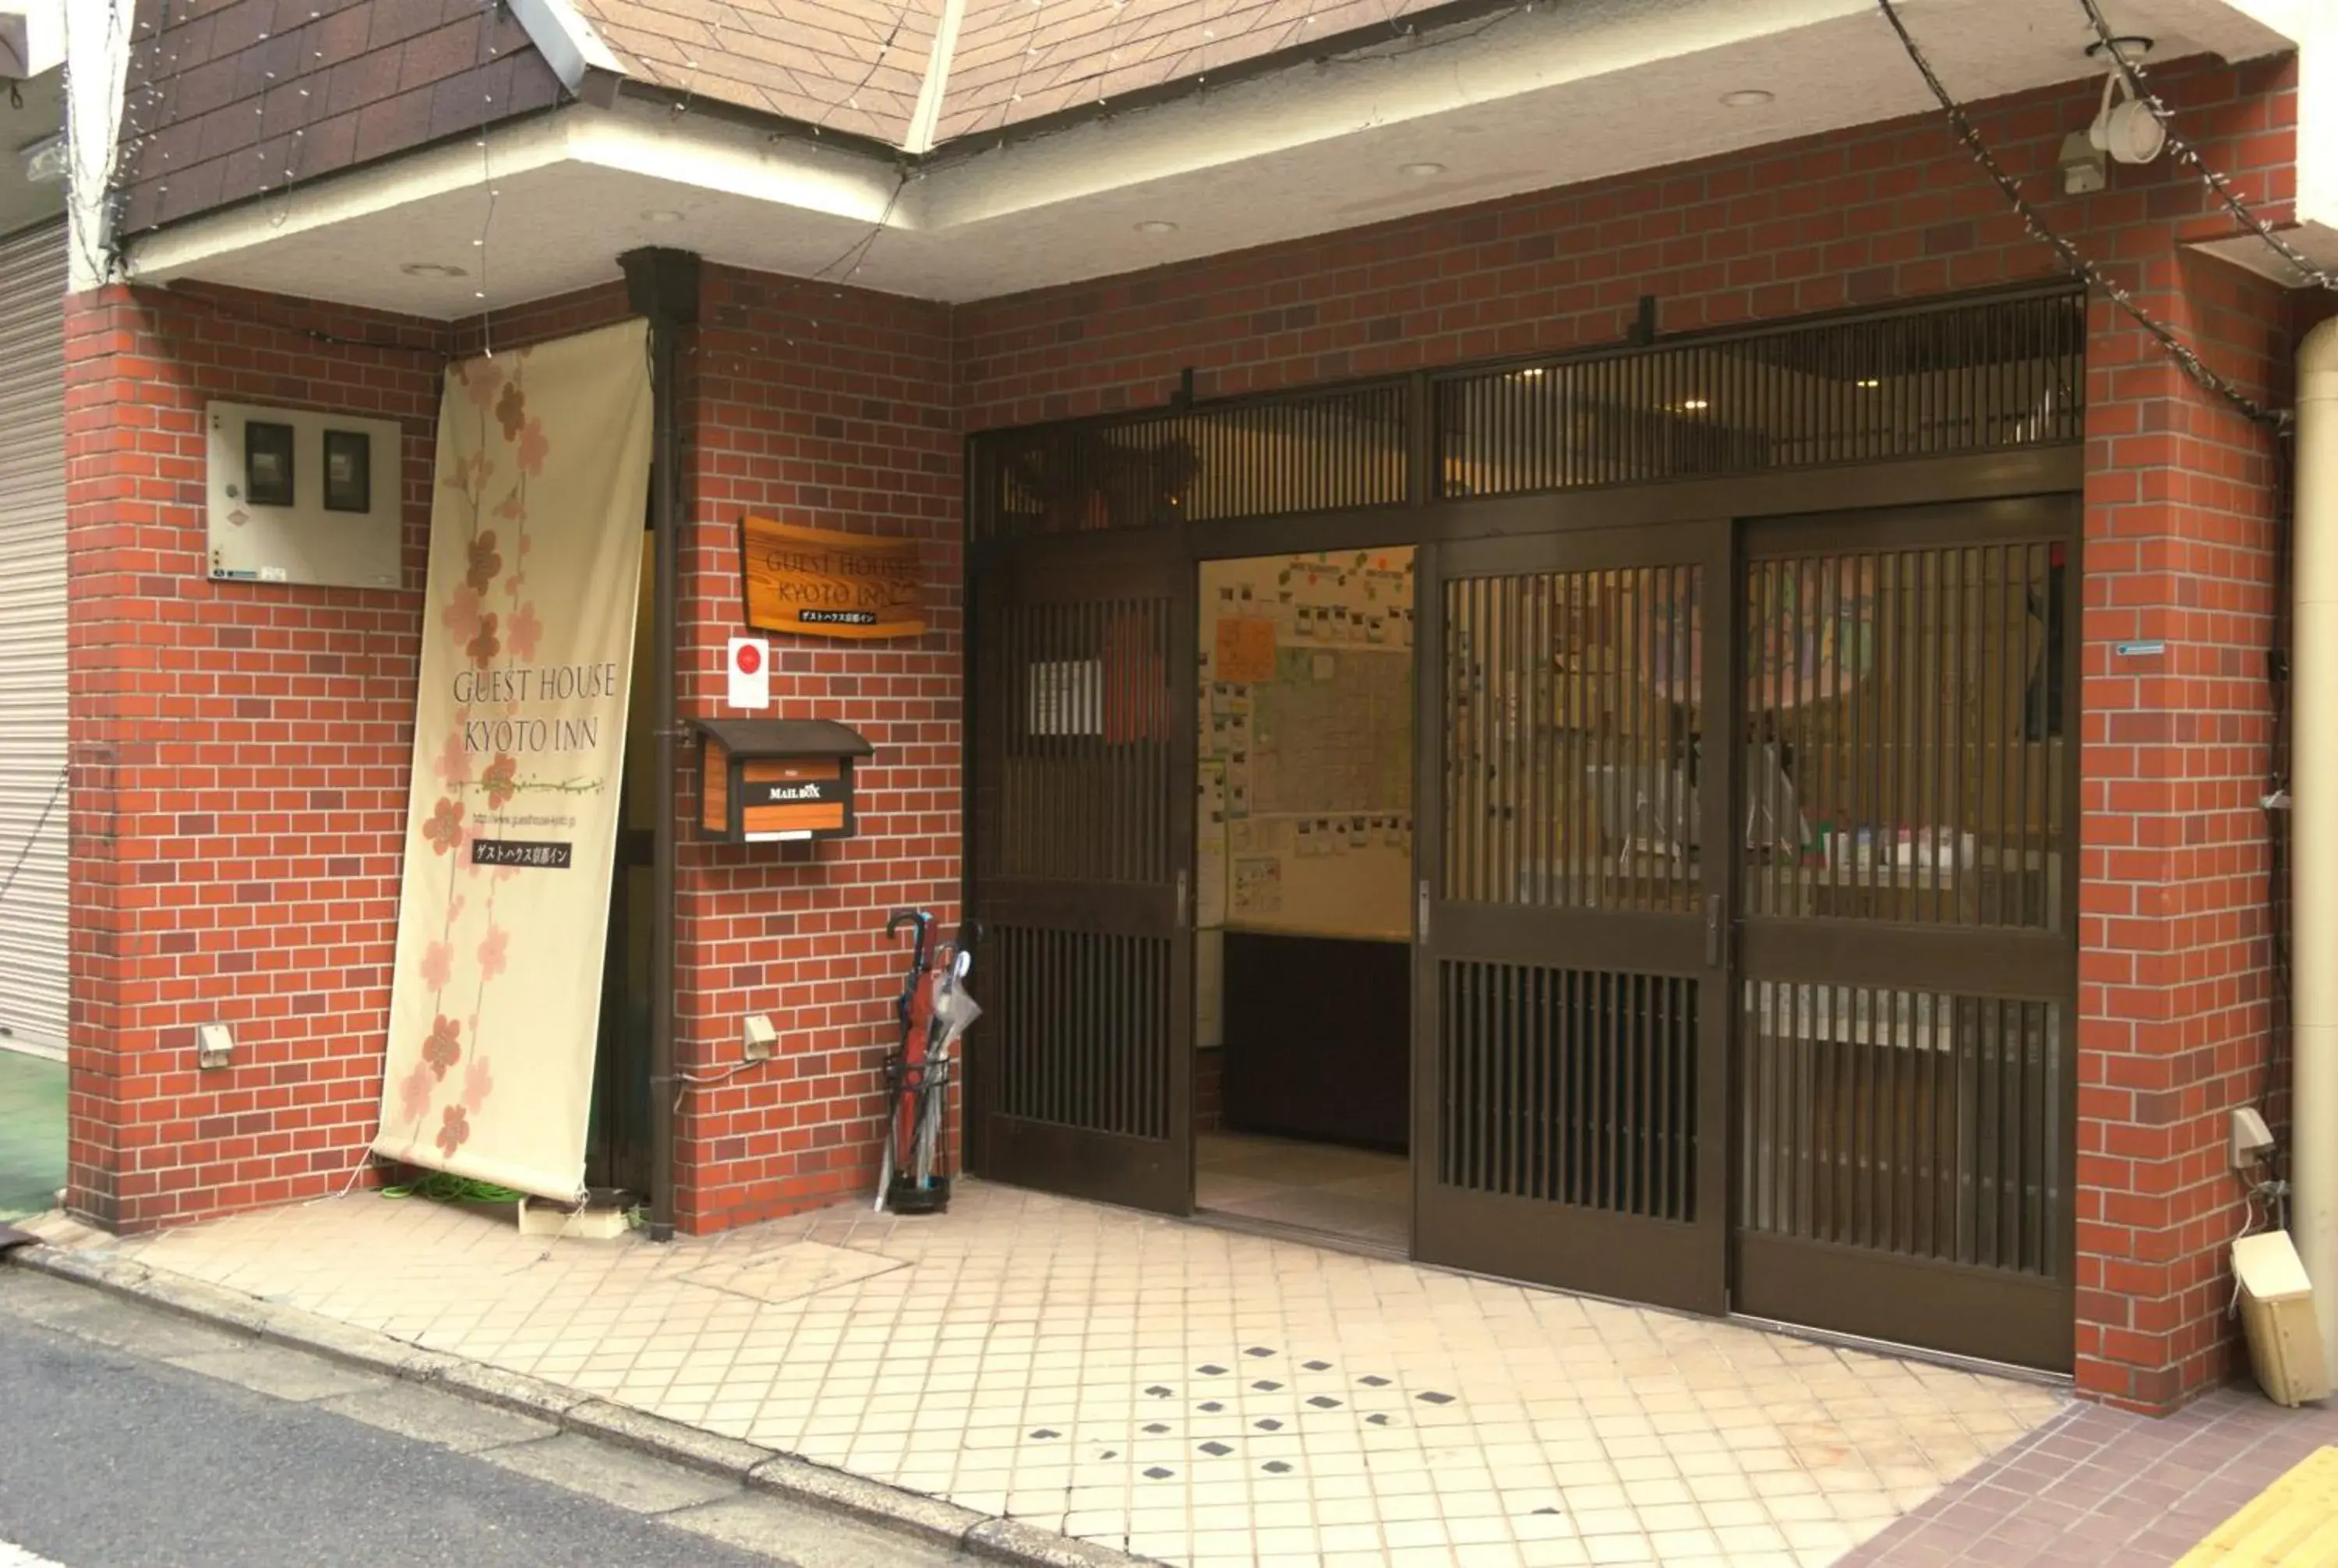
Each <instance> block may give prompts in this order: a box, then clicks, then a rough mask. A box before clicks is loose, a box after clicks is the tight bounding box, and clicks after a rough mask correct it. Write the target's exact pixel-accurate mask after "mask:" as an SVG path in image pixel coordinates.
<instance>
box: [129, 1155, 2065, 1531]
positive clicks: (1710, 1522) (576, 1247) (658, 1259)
mask: <svg viewBox="0 0 2338 1568" xmlns="http://www.w3.org/2000/svg"><path fill="white" fill-rule="evenodd" d="M116 1245H118V1246H119V1247H120V1248H121V1250H123V1252H125V1253H128V1254H129V1255H131V1256H133V1257H135V1258H136V1259H139V1260H140V1261H142V1262H143V1263H145V1264H147V1265H148V1266H150V1267H153V1268H157V1269H170V1270H174V1271H177V1272H179V1273H182V1274H185V1275H190V1276H193V1277H196V1278H199V1279H206V1280H209V1281H211V1282H212V1283H214V1284H218V1285H222V1286H226V1287H229V1288H231V1289H239V1290H242V1291H245V1292H248V1293H250V1294H252V1295H255V1296H261V1297H266V1298H268V1299H272V1300H280V1301H283V1302H287V1303H289V1304H290V1305H293V1306H296V1307H300V1308H306V1309H308V1310H310V1311H316V1312H321V1313H325V1314H327V1315H329V1316H331V1317H334V1318H341V1319H343V1320H345V1321H349V1322H351V1323H356V1324H359V1325H362V1326H364V1327H367V1328H373V1329H377V1330H379V1331H382V1332H386V1333H388V1334H391V1335H394V1336H396V1337H398V1338H402V1339H407V1340H410V1341H413V1342H416V1343H418V1344H421V1345H424V1346H427V1347H429V1348H434V1349H438V1350H444V1351H448V1352H452V1353H455V1354H457V1355H463V1356H467V1357H473V1358H476V1359H478V1360H481V1361H486V1362H489V1363H492V1364H494V1365H496V1366H500V1367H507V1368H510V1369H511V1370H514V1371H517V1372H523V1373H529V1374H533V1375H535V1376H536V1377H545V1378H550V1379H553V1380H555V1381H558V1382H561V1383H564V1384H566V1385H569V1386H571V1387H576V1388H579V1389H582V1390H585V1391H587V1392H590V1393H592V1394H594V1395H598V1396H601V1397H606V1398H610V1399H614V1400H616V1401H619V1402H621V1403H624V1404H627V1405H631V1406H635V1407H637V1408H640V1409H643V1410H649V1411H653V1412H655V1413H656V1414H659V1415H661V1416H668V1417H670V1418H673V1419H675V1420H680V1421H685V1422H689V1423H692V1424H694V1425H697V1426H702V1427H705V1428H708V1429H710V1430H712V1431H715V1432H719V1433H722V1434H724V1435H727V1436H735V1437H742V1438H746V1439H749V1440H751V1441H753V1442H757V1443H761V1444H764V1445H768V1446H771V1447H774V1448H777V1449H781V1450H783V1451H786V1452H790V1453H794V1454H799V1455H803V1456H805V1457H807V1458H810V1459H813V1460H816V1461H818V1462H820V1463H822V1464H827V1465H837V1466H840V1467H841V1468H843V1469H846V1470H849V1471H853V1472H857V1473H859V1474H861V1475H869V1476H873V1477H877V1478H879V1479H881V1480H885V1481H889V1482H891V1483H894V1484H896V1485H901V1486H905V1487H908V1488H910V1489H912V1490H915V1491H918V1492H921V1493H927V1494H930V1495H938V1496H943V1497H947V1498H949V1499H951V1500H953V1501H955V1502H958V1503H960V1504H965V1505H966V1506H968V1507H972V1508H977V1509H981V1510H984V1511H986V1512H989V1513H994V1514H1011V1515H1014V1516H1017V1517H1019V1518H1022V1519H1026V1520H1027V1521H1029V1522H1031V1523H1032V1524H1037V1525H1040V1526H1042V1527H1044V1528H1047V1529H1052V1530H1058V1531H1062V1532H1066V1533H1067V1534H1073V1535H1077V1536H1081V1537H1084V1538H1087V1539H1091V1540H1095V1541H1100V1542H1104V1543H1106V1544H1111V1545H1114V1546H1117V1547H1121V1548H1124V1549H1125V1550H1130V1551H1134V1552H1136V1553H1141V1554H1144V1555H1146V1556H1151V1557H1157V1558H1161V1559H1164V1560H1167V1561H1169V1562H1173V1563H1194V1564H1201V1565H1206V1568H1221V1565H1223V1568H1234V1565H1236V1564H1246V1565H1261V1564H1283V1563H1289V1564H1293V1565H1296V1564H1300V1563H1310V1564H1312V1563H1329V1564H1333V1565H1335V1568H1348V1565H1358V1568H1363V1565H1370V1568H1390V1565H1397V1564H1412V1563H1421V1564H1432V1563H1433V1564H1440V1565H1442V1564H1464V1565H1475V1564H1479V1563H1488V1564H1503V1565H1515V1568H1530V1565H1540V1564H1578V1563H1670V1564H1700V1565H1713V1564H1720V1563H1732V1564H1737V1565H1740V1568H1783V1565H1788V1564H1794V1565H1803V1564H1818V1563H1831V1562H1832V1561H1834V1560H1835V1559H1836V1558H1837V1557H1839V1556H1840V1555H1841V1554H1842V1552H1843V1551H1844V1550H1845V1549H1846V1548H1847V1547H1850V1546H1852V1544H1855V1543H1857V1542H1859V1541H1862V1540H1863V1539H1865V1538H1866V1537H1868V1536H1870V1535H1871V1534H1874V1533H1875V1532H1876V1531H1878V1530H1880V1529H1881V1528H1882V1527H1883V1526H1885V1525H1886V1524H1890V1523H1891V1521H1892V1520H1893V1519H1894V1518H1896V1517H1897V1516H1898V1515H1900V1514H1902V1513H1904V1512H1906V1511H1907V1510H1908V1509H1910V1508H1912V1507H1915V1506H1918V1505H1919V1504H1922V1503H1924V1502H1925V1501H1927V1500H1928V1499H1930V1497H1931V1496H1932V1495H1934V1494H1935V1493H1936V1492H1938V1491H1939V1489H1940V1486H1941V1485H1943V1483H1945V1482H1948V1481H1950V1480H1953V1479H1954V1478H1956V1477H1957V1476H1959V1475H1962V1474H1964V1473H1965V1472H1966V1471H1968V1470H1970V1469H1971V1468H1972V1467H1973V1466H1974V1465H1978V1464H1979V1463H1980V1462H1981V1461H1982V1460H1983V1459H1984V1458H1985V1457H1986V1456H1987V1455H1989V1454H1991V1453H1993V1452H1995V1451H1997V1450H1999V1449H2000V1448H2002V1447H2004V1446H2007V1445H2008V1444H2010V1443H2012V1442H2014V1441H2015V1440H2017V1439H2018V1438H2019V1437H2021V1436H2023V1435H2024V1434H2026V1433H2027V1432H2029V1431H2030V1430H2031V1429H2032V1428H2034V1427H2036V1426H2038V1425H2039V1424H2040V1423H2042V1422H2046V1421H2048V1420H2049V1419H2051V1418H2053V1417H2054V1416H2057V1415H2058V1413H2059V1412H2060V1411H2061V1410H2062V1409H2063V1407H2064V1405H2065V1400H2064V1397H2063V1396H2062V1395H2060V1394H2059V1393H2058V1392H2057V1391H2055V1390H2052V1389H2048V1388H2044V1387H2038V1386H2035V1385H2032V1384H2026V1383H2021V1382H2016V1381H2011V1380H2004V1379H1997V1378H1989V1377H1976V1376H1973V1375H1971V1374H1969V1373H1965V1372H1960V1371H1951V1370H1946V1369H1942V1368H1939V1367H1929V1366H1923V1365H1920V1364H1916V1363H1911V1362H1904V1361H1899V1360H1894V1359H1891V1358H1889V1357H1881V1356H1872V1355H1864V1354H1858V1353H1853V1352H1849V1351H1843V1350H1839V1349H1833V1348H1824V1347H1820V1346H1815V1345H1812V1344H1809V1343H1806V1342H1804V1341H1802V1340H1797V1339H1794V1338H1787V1337H1783V1336H1779V1335H1773V1334H1767V1333H1763V1332H1760V1331H1757V1330H1754V1329H1752V1328H1744V1327H1742V1326H1737V1325H1732V1324H1728V1323H1723V1322H1714V1321H1709V1320H1704V1319H1697V1318H1682V1317H1675V1316H1673V1315H1670V1314H1667V1313H1663V1312H1656V1311H1650V1310H1642V1309H1636V1308H1627V1307H1620V1306H1616V1305H1612V1304H1609V1303H1605V1302H1598V1301H1590V1300H1585V1299H1579V1298H1576V1297H1571V1296H1566V1295H1561V1294H1558V1293H1556V1292H1551V1291H1543V1290H1533V1289H1523V1288H1520V1287H1518V1286H1513V1285H1507V1284H1501V1283H1498V1282H1495V1281H1490V1280H1483V1279H1468V1278H1464V1277H1460V1276H1457V1275H1452V1274H1448V1273H1443V1272H1440V1271H1438V1270H1435V1269H1421V1268H1417V1267H1414V1266H1411V1265H1409V1264H1402V1263H1395V1262H1389V1261H1384V1260H1381V1259H1374V1258H1370V1257H1363V1256H1358V1255H1353V1254H1347V1253H1341V1252H1335V1251H1331V1250H1325V1249H1321V1248H1316V1247H1310V1246H1303V1245H1299V1244H1296V1243H1292V1242H1287V1241H1282V1240H1272V1239H1269V1238H1265V1237H1259V1236H1249V1235H1242V1234H1236V1233H1233V1232H1228V1231H1224V1230H1214V1229H1211V1228H1208V1227H1203V1226H1195V1225H1189V1224H1184V1223H1182V1222H1178V1221H1174V1220H1161V1219H1156V1218H1153V1217H1149V1216H1144V1215H1137V1214H1132V1213H1128V1212H1126V1211H1124V1210H1115V1209H1107V1208H1102V1207H1097V1206H1095V1205H1089V1204H1083V1203H1077V1202H1074V1201H1069V1200H1064V1199H1057V1198H1052V1197H1047V1196H1043V1195H1038V1194H1033V1193H1027V1192H1023V1191H1017V1190H1014V1189H1008V1188H999V1187H992V1186H988V1185H987V1184H984V1183H979V1182H968V1183H967V1184H965V1185H964V1186H963V1187H962V1188H961V1189H960V1191H959V1192H958V1194H957V1196H956V1198H955V1200H954V1201H953V1203H952V1206H951V1209H950V1211H949V1212H948V1214H947V1215H945V1216H940V1217H936V1218H924V1219H904V1220H896V1219H892V1218H889V1217H884V1216H877V1215H872V1214H870V1213H869V1211H868V1210H866V1209H865V1208H863V1207H860V1206H855V1207H853V1208H850V1209H834V1210H825V1211H822V1212H820V1213H817V1214H812V1215H807V1216H802V1217H799V1218H797V1219H794V1220H784V1221H779V1222H775V1223H772V1224H768V1225H762V1226H757V1227H753V1228H752V1229H746V1230H734V1231H731V1232H727V1233H725V1234H723V1235H722V1236H719V1237H714V1238H710V1239H705V1240H684V1241H679V1242H676V1243H674V1244H673V1245H672V1246H667V1247H657V1246H652V1245H650V1244H649V1243H647V1242H645V1241H642V1240H637V1239H628V1240H620V1241H614V1242H588V1241H554V1242H552V1243H550V1244H548V1245H547V1244H546V1243H545V1241H544V1240H540V1239H528V1238H522V1237H520V1236H518V1235H517V1234H516V1233H515V1232H514V1230H512V1228H511V1226H510V1225H509V1224H508V1223H507V1222H506V1221H504V1220H499V1219H497V1218H495V1217H492V1216H488V1215H484V1214H480V1213H475V1212H466V1211H463V1210H456V1209H450V1208H444V1207H439V1206H436V1205H431V1204H427V1203H423V1202H418V1201H406V1202H398V1201H387V1200H383V1199H380V1198H378V1197H374V1196H371V1195H358V1196H353V1197H349V1198H345V1199H340V1200H337V1201H322V1202H318V1203H314V1204H310V1205H308V1206H305V1207H298V1208H287V1209H280V1210H271V1211H268V1212H264V1213H259V1214H253V1215H247V1216H241V1217H238V1218H235V1219H230V1220H220V1221H216V1222H213V1223H211V1224H209V1225H204V1226H200V1227H195V1228H192V1229H189V1230H179V1231H174V1232H171V1233H168V1234H165V1235H162V1236H160V1237H148V1238H142V1239H139V1240H133V1241H126V1242H122V1243H117V1244H116ZM830 1250H835V1251H841V1252H847V1253H853V1254H859V1255H861V1256H863V1257H865V1258H867V1259H869V1260H870V1261H869V1263H867V1264H864V1265H860V1266H855V1267H842V1266H840V1261H839V1259H836V1258H834V1257H833V1256H831V1255H830ZM823 1281H832V1282H831V1283H825V1284H823V1283H822V1282H823Z"/></svg>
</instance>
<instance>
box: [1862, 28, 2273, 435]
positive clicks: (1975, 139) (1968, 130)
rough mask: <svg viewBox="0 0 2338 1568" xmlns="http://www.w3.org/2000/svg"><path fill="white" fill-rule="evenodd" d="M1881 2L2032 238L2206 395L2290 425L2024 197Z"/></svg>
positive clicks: (2255, 417)
mask: <svg viewBox="0 0 2338 1568" xmlns="http://www.w3.org/2000/svg"><path fill="white" fill-rule="evenodd" d="M1875 4H1876V5H1877V6H1878V7H1879V8H1881V11H1882V13H1883V15H1884V19H1885V20H1886V21H1888V22H1890V23H1891V31H1892V32H1894V33H1895V34H1899V37H1900V44H1901V48H1903V49H1904V50H1906V51H1907V54H1908V58H1909V59H1910V61H1911V62H1912V63H1913V64H1915V67H1916V69H1917V71H1918V72H1919V73H1921V74H1922V76H1923V78H1924V84H1925V86H1926V87H1928V88H1930V90H1931V93H1932V96H1933V97H1934V98H1935V99H1936V100H1938V101H1939V103H1940V108H1941V110H1942V111H1943V112H1944V113H1946V114H1947V115H1948V118H1949V124H1950V128H1951V129H1952V130H1953V131H1954V132H1956V137H1957V140H1958V141H1959V142H1962V143H1963V145H1964V148H1965V151H1966V152H1969V153H1970V154H1971V155H1972V159H1973V162H1976V163H1978V164H1979V166H1980V168H1981V171H1982V172H1984V173H1986V174H1987V175H1988V176H1989V180H1990V181H1991V182H1992V183H1994V184H1995V185H1996V186H1997V188H1998V190H1999V191H2000V192H2001V193H2002V194H2003V195H2004V197H2005V199H2006V200H2007V201H2009V202H2010V203H2011V204H2012V207H2013V210H2014V211H2015V212H2017V213H2018V214H2019V215H2020V218H2021V220H2022V222H2023V223H2024V224H2025V225H2027V226H2028V228H2029V233H2030V235H2031V237H2032V238H2033V239H2036V240H2038V241H2040V242H2041V243H2043V244H2045V245H2046V246H2048V248H2049V249H2051V250H2053V251H2054V253H2055V255H2056V256H2057V257H2058V259H2059V260H2061V263H2062V265H2063V267H2064V268H2065V269H2066V270H2068V271H2069V272H2070V273H2071V274H2072V275H2073V276H2075V277H2078V278H2080V279H2084V280H2085V281H2086V283H2087V286H2088V287H2090V288H2092V289H2095V290H2096V291H2097V292H2098V293H2100V294H2101V295H2102V296H2103V297H2104V298H2105V299H2108V300H2109V301H2110V302H2111V303H2112V304H2114V305H2116V306H2117V307H2118V308H2119V309H2120V310H2121V311H2122V312H2124V313H2125V314H2126V315H2127V318H2128V319H2131V320H2132V321H2134V322H2135V324H2136V325H2137V326H2138V327H2140V328H2143V329H2144V330H2145V331H2146V332H2147V333H2149V334H2150V335H2151V337H2152V338H2154V339H2155V340H2156V342H2157V343H2158V344H2159V346H2160V348H2162V349H2164V350H2165V351H2166V354H2167V357H2168V358H2171V359H2173V360H2174V361H2175V362H2176V367H2177V368H2179V369H2181V370H2182V371H2183V372H2184V374H2185V375H2186V376H2187V377H2190V378H2191V379H2192V381H2193V382H2194V383H2195V384H2196V386H2198V387H2200V388H2201V389H2202V390H2203V391H2205V392H2207V393H2208V394H2209V395H2210V396H2212V397H2216V398H2218V399H2220V400H2221V401H2223V402H2224V403H2225V404H2227V405H2228V406H2230V407H2233V408H2234V409H2235V410H2236V411H2237V412H2239V413H2240V414H2241V415H2242V416H2243V417H2245V418H2247V419H2248V420H2249V421H2250V422H2251V423H2252V424H2255V425H2262V426H2266V427H2267V428H2270V429H2276V430H2278V429H2281V428H2283V427H2284V426H2287V424H2288V423H2289V416H2288V414H2286V413H2285V412H2283V411H2281V410H2278V409H2275V408H2273V407H2268V406H2267V405H2266V404H2264V403H2262V402H2260V401H2258V400H2257V399H2256V398H2254V397H2251V396H2249V394H2248V393H2246V392H2245V391H2243V390H2242V389H2241V388H2240V387H2238V386H2237V385H2235V383H2234V382H2233V381H2232V380H2230V379H2229V378H2227V377H2225V376H2224V375H2222V374H2220V373H2219V372H2217V371H2216V370H2215V369H2214V368H2211V367H2210V366H2209V365H2208V363H2207V362H2206V361H2205V360H2204V359H2202V358H2200V355H2199V353H2198V351H2196V349H2194V348H2193V347H2192V346H2191V345H2190V344H2188V343H2186V342H2185V341H2184V339H2183V338H2182V337H2181V336H2179V335H2178V334H2177V332H2176V329H2175V328H2173V327H2170V326H2169V325H2168V324H2167V323H2166V322H2165V321H2162V320H2161V319H2159V318H2158V317H2156V316H2155V315H2153V314H2152V313H2151V312H2150V311H2149V310H2148V309H2146V308H2145V307H2144V305H2143V302H2142V301H2141V300H2139V299H2136V297H2135V296H2134V295H2133V294H2132V293H2131V292H2129V291H2128V290H2127V289H2125V288H2123V287H2121V286H2120V285H2119V284H2118V283H2117V282H2115V281H2114V280H2113V279H2111V278H2110V277H2109V276H2108V275H2107V274H2106V273H2105V272H2104V271H2103V270H2102V269H2101V268H2099V267H2097V266H2096V265H2095V263H2094V262H2093V261H2091V260H2087V257H2086V255H2085V254H2084V253H2083V252H2081V251H2080V250H2078V247H2077V246H2076V245H2074V244H2072V243H2071V242H2070V240H2068V237H2066V236H2065V235H2064V234H2063V233H2062V232H2061V231H2060V230H2058V229H2056V228H2055V227H2054V226H2053V225H2052V224H2050V223H2048V221H2047V220H2046V219H2045V217H2044V215H2043V214H2041V213H2040V212H2039V211H2038V209H2037V208H2036V207H2034V206H2032V205H2031V204H2030V201H2029V198H2028V197H2027V196H2024V195H2023V194H2022V193H2021V185H2020V182H2019V181H2017V180H2015V179H2014V177H2013V176H2012V175H2011V174H2009V173H2008V172H2006V169H2005V165H2004V164H2002V163H2000V162H1998V159H1997V155H1996V154H1995V153H1994V152H1990V151H1989V143H1988V142H1985V141H1983V140H1982V138H1981V134H1980V132H1979V129H1978V128H1977V127H1976V126H1975V125H1974V124H1973V122H1972V116H1971V115H1970V114H1968V113H1965V107H1964V105H1963V104H1962V103H1959V102H1958V101H1957V99H1956V97H1955V95H1954V94H1952V93H1950V91H1949V89H1948V87H1947V85H1946V84H1945V83H1942V82H1941V80H1940V73H1939V72H1937V71H1935V70H1934V69H1933V68H1932V62H1931V60H1930V57H1929V56H1927V55H1926V54H1925V53H1924V51H1923V48H1922V46H1921V45H1920V44H1918V43H1917V42H1916V39H1915V35H1914V34H1911V33H1910V32H1909V31H1908V25H1907V23H1906V22H1904V21H1902V20H1901V15H1900V12H1899V9H1898V7H1897V6H1896V5H1894V3H1893V0H1875Z"/></svg>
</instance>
